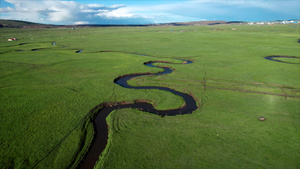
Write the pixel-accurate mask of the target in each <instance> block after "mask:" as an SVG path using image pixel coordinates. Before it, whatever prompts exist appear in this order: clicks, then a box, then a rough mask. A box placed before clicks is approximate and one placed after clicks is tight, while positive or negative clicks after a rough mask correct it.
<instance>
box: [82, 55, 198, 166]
mask: <svg viewBox="0 0 300 169" xmlns="http://www.w3.org/2000/svg"><path fill="white" fill-rule="evenodd" d="M141 56H144V55H141ZM179 60H181V61H183V62H184V64H190V63H193V62H191V61H189V60H182V59H179ZM154 63H166V62H163V61H150V62H146V63H144V65H146V66H149V67H157V68H162V69H164V71H162V72H158V73H153V74H150V73H142V74H129V75H124V76H121V77H118V78H116V79H115V80H114V83H116V84H118V85H120V86H122V87H125V88H130V89H157V90H164V91H169V92H171V93H173V94H175V95H178V96H180V97H182V98H183V99H184V101H185V105H184V106H182V107H179V108H177V109H172V110H156V109H155V108H154V107H153V105H152V104H150V103H132V104H124V105H123V104H122V105H116V106H111V107H110V106H106V107H104V108H102V109H100V110H99V111H98V112H97V116H96V118H95V119H94V121H93V122H94V130H95V133H96V134H95V136H94V141H93V143H92V145H91V146H90V148H89V151H88V152H87V153H86V154H85V157H84V158H83V160H82V162H81V163H80V164H79V165H78V166H77V168H80V169H89V168H94V165H95V164H96V162H97V161H98V159H99V156H100V154H101V153H102V151H103V150H104V149H105V147H106V144H107V139H108V128H107V123H106V117H107V116H108V115H109V114H110V112H112V111H113V110H117V109H124V108H138V109H140V110H141V111H145V112H148V113H153V114H157V115H160V116H166V115H168V116H175V115H180V114H190V113H192V112H193V111H195V110H196V109H197V103H196V101H195V99H194V98H193V97H192V96H191V95H189V94H186V93H182V92H178V91H176V90H173V89H170V88H167V87H157V86H131V85H129V84H128V83H127V81H128V80H130V79H132V78H134V77H140V76H149V75H153V76H159V75H164V74H169V73H172V72H173V70H172V69H170V68H166V67H159V66H154V65H153V64H154Z"/></svg>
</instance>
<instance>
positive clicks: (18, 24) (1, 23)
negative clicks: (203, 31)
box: [0, 19, 242, 28]
mask: <svg viewBox="0 0 300 169" xmlns="http://www.w3.org/2000/svg"><path fill="white" fill-rule="evenodd" d="M236 23H242V22H241V21H196V22H173V23H161V24H141V25H139V24H129V25H121V24H120V25H116V24H115V25H101V24H96V25H50V24H41V23H34V22H28V21H19V20H4V19H0V28H56V27H67V28H73V27H122V26H133V27H134V26H135V27H136V26H199V25H217V24H236Z"/></svg>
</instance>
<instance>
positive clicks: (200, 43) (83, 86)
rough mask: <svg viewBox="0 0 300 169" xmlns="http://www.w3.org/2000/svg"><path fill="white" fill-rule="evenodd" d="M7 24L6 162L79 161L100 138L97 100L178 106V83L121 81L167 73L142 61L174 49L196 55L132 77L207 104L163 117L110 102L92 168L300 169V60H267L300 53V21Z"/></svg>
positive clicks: (3, 79) (0, 139)
mask: <svg viewBox="0 0 300 169" xmlns="http://www.w3.org/2000/svg"><path fill="white" fill-rule="evenodd" d="M212 28H213V29H212ZM232 28H236V30H233V29H232ZM171 30H172V31H171ZM181 30H183V31H181ZM0 31H1V34H0V70H1V71H0V95H1V97H0V105H1V106H0V110H1V113H0V130H1V132H0V143H1V149H0V159H1V160H0V168H43V169H44V168H75V167H76V165H77V163H78V162H79V161H80V159H81V158H82V157H83V156H84V153H85V151H86V150H87V149H88V147H89V145H90V143H91V141H92V137H93V134H94V131H93V124H92V122H91V119H92V117H94V116H95V114H94V113H95V112H94V111H92V109H93V108H94V107H95V106H97V105H99V104H100V103H103V102H119V101H134V100H136V99H144V100H150V101H151V102H152V103H154V105H155V107H156V108H157V109H172V108H177V107H180V106H181V105H182V104H184V102H183V100H182V99H181V98H180V97H178V96H176V95H174V94H171V93H169V92H166V91H158V90H136V89H125V88H122V87H120V86H119V85H117V84H114V83H113V80H114V79H115V78H117V77H118V76H121V75H124V74H130V73H142V72H159V71H162V69H159V68H151V67H147V66H144V65H143V63H144V62H147V61H155V60H162V61H171V62H174V63H179V62H180V61H179V60H175V58H181V59H189V60H192V61H194V63H192V64H167V63H156V65H161V66H171V67H172V68H174V69H175V71H174V72H173V73H171V74H167V75H162V76H147V77H138V78H135V79H132V80H131V81H130V82H129V83H130V84H131V85H136V86H144V85H152V86H165V87H169V88H172V89H175V90H178V91H181V92H186V93H190V94H192V95H193V96H194V97H195V98H196V100H197V102H198V105H199V106H200V107H199V109H197V110H196V111H194V112H193V113H192V114H188V115H177V116H165V117H161V116H157V115H154V114H149V113H147V112H142V111H139V110H135V109H121V110H116V111H113V112H112V113H111V114H110V115H109V116H108V117H107V122H108V125H109V140H108V145H107V147H106V149H105V151H103V153H102V154H101V156H100V157H99V161H98V163H97V164H96V166H95V168H99V169H100V168H120V169H121V168H122V169H123V168H128V169H131V168H278V169H282V168H291V169H293V168H295V169H297V168H300V163H299V159H300V153H299V152H300V142H299V140H300V134H299V129H300V127H299V126H300V78H299V77H300V65H299V63H300V62H299V60H300V59H299V58H278V60H282V61H285V62H292V63H295V64H288V63H280V62H275V61H270V60H266V59H264V57H265V56H270V55H285V56H296V57H300V53H299V47H300V44H299V43H297V41H298V39H300V36H299V28H295V26H294V25H292V26H291V25H273V26H269V25H268V26H254V25H252V26H248V25H217V26H186V27H111V28H78V29H75V30H72V29H70V28H59V29H58V28H57V29H55V28H53V29H52V28H51V29H17V28H15V29H8V28H1V29H0ZM14 37H15V38H17V39H18V40H17V41H12V42H8V41H7V39H8V38H14ZM53 42H55V45H53ZM20 43H23V45H19V44H20ZM32 49H37V50H35V51H33V50H32ZM78 50H83V51H82V52H81V53H76V51H78ZM101 51H111V52H101ZM134 53H136V54H145V55H150V56H153V57H149V56H141V55H135V54H134ZM259 117H265V119H266V120H265V121H259V120H258V119H259Z"/></svg>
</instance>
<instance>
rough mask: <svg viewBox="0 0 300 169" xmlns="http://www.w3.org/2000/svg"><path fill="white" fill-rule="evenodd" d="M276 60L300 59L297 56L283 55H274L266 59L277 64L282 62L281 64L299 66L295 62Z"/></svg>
mask: <svg viewBox="0 0 300 169" xmlns="http://www.w3.org/2000/svg"><path fill="white" fill-rule="evenodd" d="M276 58H292V59H300V58H299V57H296V56H282V55H272V56H266V57H265V59H267V60H271V61H275V62H281V63H289V64H299V63H295V62H287V61H283V60H278V59H276Z"/></svg>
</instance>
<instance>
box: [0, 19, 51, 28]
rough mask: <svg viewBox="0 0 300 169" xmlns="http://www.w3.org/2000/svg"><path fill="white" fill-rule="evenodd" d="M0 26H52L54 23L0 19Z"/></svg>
mask: <svg viewBox="0 0 300 169" xmlns="http://www.w3.org/2000/svg"><path fill="white" fill-rule="evenodd" d="M0 27H2V28H3V27H7V28H24V27H54V25H47V24H40V23H34V22H27V21H19V20H5V19H0Z"/></svg>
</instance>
